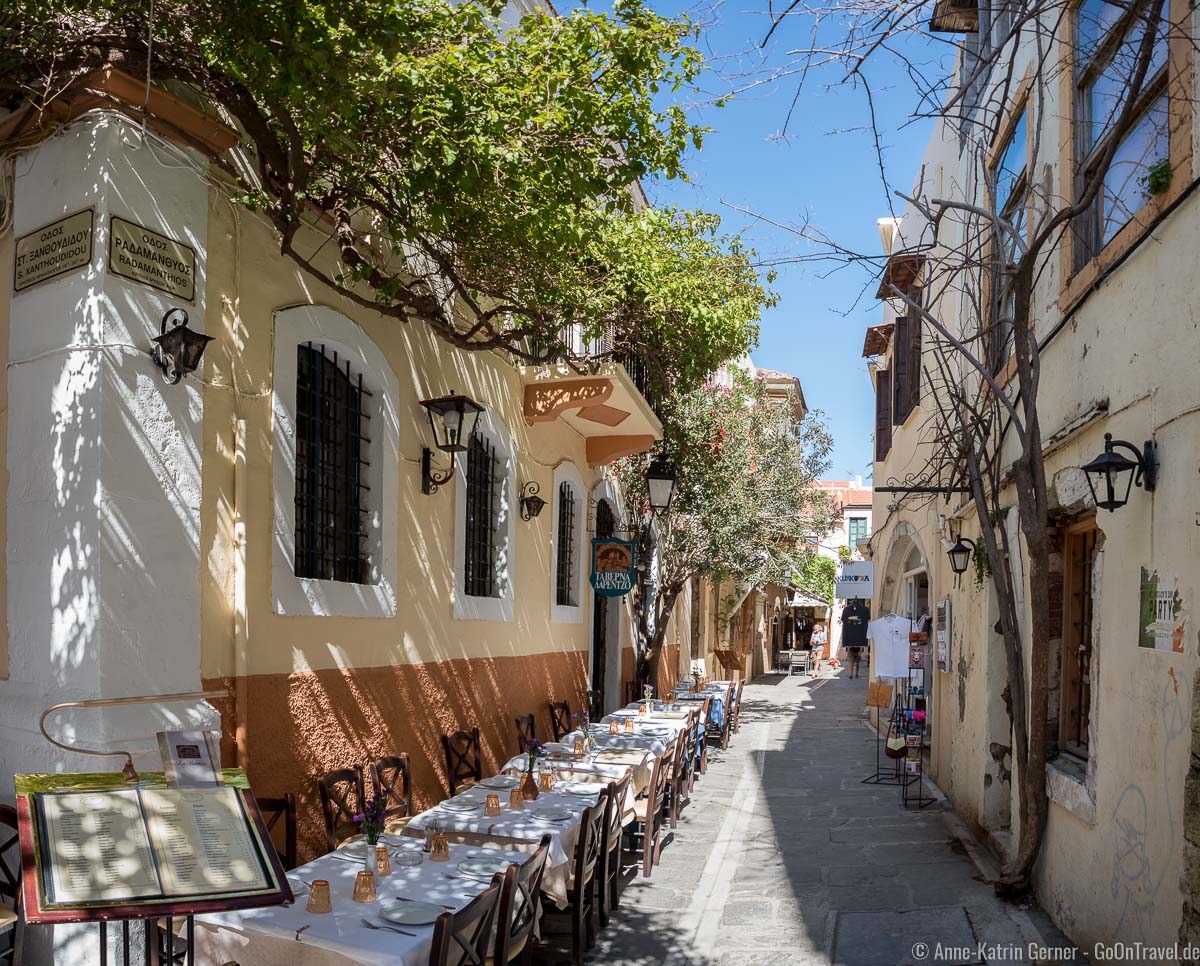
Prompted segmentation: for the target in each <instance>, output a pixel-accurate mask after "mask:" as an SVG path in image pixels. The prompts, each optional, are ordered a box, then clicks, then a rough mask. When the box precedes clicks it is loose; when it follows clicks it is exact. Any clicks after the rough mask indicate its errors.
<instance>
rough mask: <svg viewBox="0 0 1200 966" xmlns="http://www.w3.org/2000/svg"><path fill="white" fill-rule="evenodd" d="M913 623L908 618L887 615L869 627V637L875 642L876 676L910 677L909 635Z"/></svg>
mask: <svg viewBox="0 0 1200 966" xmlns="http://www.w3.org/2000/svg"><path fill="white" fill-rule="evenodd" d="M912 627H913V623H912V621H910V620H909V619H908V618H907V617H898V616H897V615H895V614H887V615H886V616H884V617H879V618H876V619H875V620H873V621H871V623H869V624H868V625H867V637H869V638H870V639H871V640H872V641H874V642H875V676H876V677H879V678H906V677H908V635H909V633H910V632H911V631H912Z"/></svg>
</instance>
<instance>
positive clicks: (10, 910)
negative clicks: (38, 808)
mask: <svg viewBox="0 0 1200 966" xmlns="http://www.w3.org/2000/svg"><path fill="white" fill-rule="evenodd" d="M19 841H20V837H19V836H18V834H17V810H16V809H15V808H13V807H11V806H9V805H0V963H6V964H8V966H20V964H21V942H22V939H23V938H24V936H23V934H24V931H25V925H24V922H23V921H22V919H21V855H20V849H19V848H18V843H19Z"/></svg>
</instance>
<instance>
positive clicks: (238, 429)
mask: <svg viewBox="0 0 1200 966" xmlns="http://www.w3.org/2000/svg"><path fill="white" fill-rule="evenodd" d="M249 490H250V488H249V485H248V480H247V470H246V420H244V419H235V420H234V422H233V501H232V502H233V673H234V712H233V713H234V722H235V723H234V733H233V735H234V738H233V740H234V745H235V747H236V748H237V765H238V767H239V768H245V767H246V766H247V765H248V763H249V756H248V755H247V753H246V711H247V709H248V708H249V706H250V696H249V694H247V691H248V689H249V680H248V677H247V673H246V656H247V638H248V634H247V625H246V521H245V518H244V516H243V514H242V502H243V501H244V500H246V499H248V497H249Z"/></svg>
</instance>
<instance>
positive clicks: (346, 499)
mask: <svg viewBox="0 0 1200 966" xmlns="http://www.w3.org/2000/svg"><path fill="white" fill-rule="evenodd" d="M370 395H371V394H370V393H369V392H368V391H367V390H366V389H364V388H363V379H362V374H361V373H359V374H358V375H357V376H356V375H355V374H354V373H352V372H351V371H350V363H349V361H346V362H345V363H343V362H341V360H339V359H338V353H337V351H336V350H334V351H329V350H327V348H326V347H325V346H324V345H321V346H316V345H314V344H313V343H311V342H308V343H305V344H303V345H299V346H297V347H296V563H295V571H296V576H297V577H307V578H314V579H317V580H339V581H343V582H345V583H352V584H362V583H367V582H368V578H369V574H370V565H369V562H368V559H367V553H366V534H365V533H363V523H362V516H363V511H364V509H365V506H364V504H365V500H366V495H367V493H368V490H369V487H368V486H367V484H366V482H365V475H366V473H365V471H366V468H367V466H368V465H369V464H368V461H367V458H366V457H367V444H368V443H369V442H370V441H369V439H368V438H367V437H366V435H365V434H364V432H363V430H364V427H365V425H366V421H367V420H369V419H370V415H369V414H368V413H367V412H366V411H365V409H364V400H365V399H366V397H368V396H370Z"/></svg>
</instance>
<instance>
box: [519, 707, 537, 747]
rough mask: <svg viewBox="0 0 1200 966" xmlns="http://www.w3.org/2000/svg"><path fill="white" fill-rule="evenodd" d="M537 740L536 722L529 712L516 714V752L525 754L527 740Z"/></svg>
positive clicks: (527, 745) (527, 744)
mask: <svg viewBox="0 0 1200 966" xmlns="http://www.w3.org/2000/svg"><path fill="white" fill-rule="evenodd" d="M531 741H537V722H536V721H535V720H534V718H533V715H531V714H519V715H517V754H518V755H523V754H525V749H526V748H528V747H529V742H531Z"/></svg>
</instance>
